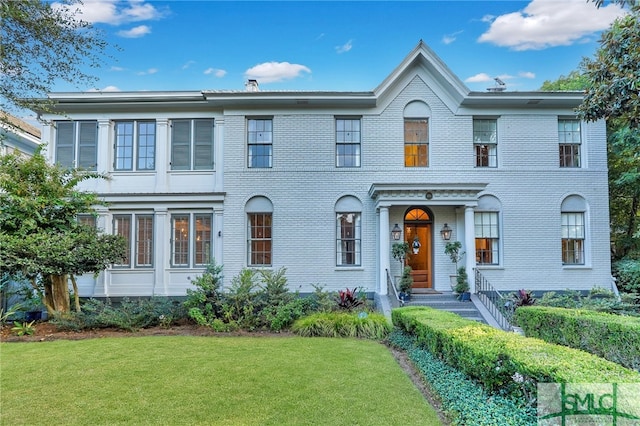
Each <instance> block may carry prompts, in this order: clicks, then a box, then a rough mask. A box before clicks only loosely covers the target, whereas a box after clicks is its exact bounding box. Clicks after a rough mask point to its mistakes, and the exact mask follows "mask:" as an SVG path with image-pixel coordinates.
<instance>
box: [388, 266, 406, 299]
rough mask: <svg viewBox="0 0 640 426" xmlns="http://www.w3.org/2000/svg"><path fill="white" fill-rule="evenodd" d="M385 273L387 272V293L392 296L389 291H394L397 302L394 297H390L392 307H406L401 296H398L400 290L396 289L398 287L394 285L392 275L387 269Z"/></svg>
mask: <svg viewBox="0 0 640 426" xmlns="http://www.w3.org/2000/svg"><path fill="white" fill-rule="evenodd" d="M385 271H386V272H387V292H388V293H389V295H391V293H390V292H389V290H390V289H393V295H395V300H394V299H393V297H389V300H390V301H391V305H392V306H393V307H394V308H398V307H402V306H404V300H402V299H400V296H399V295H398V290H397V289H396V286H395V284H394V283H393V279H392V278H391V274H390V273H389V270H388V269H385Z"/></svg>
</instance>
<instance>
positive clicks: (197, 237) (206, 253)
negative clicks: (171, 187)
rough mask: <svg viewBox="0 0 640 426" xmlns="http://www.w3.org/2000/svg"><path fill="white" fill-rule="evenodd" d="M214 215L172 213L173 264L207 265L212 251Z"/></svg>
mask: <svg viewBox="0 0 640 426" xmlns="http://www.w3.org/2000/svg"><path fill="white" fill-rule="evenodd" d="M212 220H213V218H212V215H211V214H210V213H176V214H172V215H171V266H172V267H179V268H189V267H201V266H206V265H207V264H209V263H210V261H211V253H212Z"/></svg>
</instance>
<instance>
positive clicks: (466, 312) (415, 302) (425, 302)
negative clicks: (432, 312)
mask: <svg viewBox="0 0 640 426" xmlns="http://www.w3.org/2000/svg"><path fill="white" fill-rule="evenodd" d="M405 306H428V307H430V308H434V309H439V310H441V311H448V312H452V313H454V314H457V315H460V316H461V317H463V318H466V319H470V320H474V321H478V322H482V323H485V324H486V321H485V320H484V318H483V317H482V315H481V314H480V312H479V311H478V309H477V308H476V306H475V305H474V304H473V302H470V301H468V302H461V301H459V300H458V299H457V295H455V294H453V293H451V292H446V293H440V294H415V293H414V294H412V295H411V299H410V300H409V301H408V302H406V303H405Z"/></svg>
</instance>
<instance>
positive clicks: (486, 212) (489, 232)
mask: <svg viewBox="0 0 640 426" xmlns="http://www.w3.org/2000/svg"><path fill="white" fill-rule="evenodd" d="M500 208H501V204H500V200H498V199H497V198H496V197H494V196H493V195H484V196H482V197H480V199H479V200H478V207H477V208H476V211H475V213H474V228H475V231H474V233H475V246H476V263H477V264H478V265H498V264H499V263H500V226H499V222H498V220H499V214H500Z"/></svg>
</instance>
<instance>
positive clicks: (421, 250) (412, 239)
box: [404, 207, 433, 293]
mask: <svg viewBox="0 0 640 426" xmlns="http://www.w3.org/2000/svg"><path fill="white" fill-rule="evenodd" d="M404 235H405V239H406V241H407V243H409V254H408V255H407V259H406V262H407V265H409V266H411V275H412V276H413V291H414V292H416V293H420V292H421V291H426V290H427V289H432V288H433V267H432V263H433V221H432V216H431V214H429V213H428V212H427V211H426V209H424V208H420V207H412V208H410V209H409V210H407V213H406V214H405V216H404Z"/></svg>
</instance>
